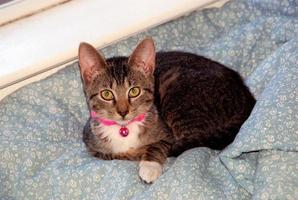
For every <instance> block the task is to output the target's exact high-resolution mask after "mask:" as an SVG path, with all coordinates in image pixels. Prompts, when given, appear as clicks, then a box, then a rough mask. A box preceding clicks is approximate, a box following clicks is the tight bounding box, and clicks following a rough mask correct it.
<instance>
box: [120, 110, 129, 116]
mask: <svg viewBox="0 0 298 200" xmlns="http://www.w3.org/2000/svg"><path fill="white" fill-rule="evenodd" d="M118 113H119V115H121V116H122V117H123V118H124V117H125V116H126V115H127V114H128V110H118Z"/></svg>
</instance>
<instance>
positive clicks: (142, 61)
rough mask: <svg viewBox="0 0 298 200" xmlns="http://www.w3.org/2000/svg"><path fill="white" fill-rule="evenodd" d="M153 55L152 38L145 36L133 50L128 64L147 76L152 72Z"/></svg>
mask: <svg viewBox="0 0 298 200" xmlns="http://www.w3.org/2000/svg"><path fill="white" fill-rule="evenodd" d="M155 56H156V53H155V46H154V41H153V40H152V38H146V39H144V40H143V41H142V42H141V43H140V44H139V45H138V46H137V47H136V49H135V50H134V51H133V53H132V54H131V56H130V57H129V60H128V64H129V66H131V67H134V68H135V69H137V70H140V71H142V72H143V73H144V74H145V75H146V76H148V75H150V74H153V72H154V69H155Z"/></svg>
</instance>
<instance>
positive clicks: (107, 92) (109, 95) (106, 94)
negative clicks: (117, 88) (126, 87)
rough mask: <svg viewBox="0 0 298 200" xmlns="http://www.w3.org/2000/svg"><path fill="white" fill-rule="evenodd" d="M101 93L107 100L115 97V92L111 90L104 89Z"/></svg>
mask: <svg viewBox="0 0 298 200" xmlns="http://www.w3.org/2000/svg"><path fill="white" fill-rule="evenodd" d="M100 95H101V97H102V98H103V99H104V100H107V101H110V100H113V99H114V95H113V92H111V91H110V90H103V91H101V92H100Z"/></svg>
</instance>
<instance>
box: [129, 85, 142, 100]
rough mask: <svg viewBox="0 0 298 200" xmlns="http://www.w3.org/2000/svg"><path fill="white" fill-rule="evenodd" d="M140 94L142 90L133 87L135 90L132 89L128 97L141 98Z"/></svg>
mask: <svg viewBox="0 0 298 200" xmlns="http://www.w3.org/2000/svg"><path fill="white" fill-rule="evenodd" d="M140 93H141V90H140V88H139V87H133V88H131V89H130V90H129V92H128V96H129V97H130V98H134V97H137V96H139V94H140Z"/></svg>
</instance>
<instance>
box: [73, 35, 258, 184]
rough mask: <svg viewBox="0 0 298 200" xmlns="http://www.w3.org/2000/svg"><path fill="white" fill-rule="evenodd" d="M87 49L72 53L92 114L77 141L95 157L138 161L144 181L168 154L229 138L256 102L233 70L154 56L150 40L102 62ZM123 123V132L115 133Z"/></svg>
mask: <svg viewBox="0 0 298 200" xmlns="http://www.w3.org/2000/svg"><path fill="white" fill-rule="evenodd" d="M94 51H95V50H94V49H92V47H91V46H88V45H87V44H83V46H81V47H80V53H79V56H80V67H81V73H82V78H83V80H84V85H85V93H86V97H87V101H88V103H89V108H90V110H91V112H94V113H95V114H94V116H93V117H91V118H90V119H89V121H88V122H87V124H86V126H85V129H84V134H83V140H84V142H85V144H86V146H87V147H88V149H89V151H90V152H92V153H93V155H95V156H97V157H100V158H103V159H128V160H137V161H140V171H139V175H140V177H141V178H142V179H143V180H144V181H146V182H152V181H154V180H155V179H156V178H158V176H159V175H160V174H161V172H162V166H163V164H164V162H165V161H166V158H167V157H168V156H177V155H179V154H180V153H182V152H183V151H185V150H187V149H190V148H193V147H199V146H206V147H210V148H213V149H222V148H224V147H225V146H227V145H228V144H230V143H231V142H232V141H233V139H234V137H235V135H236V134H237V132H238V131H239V128H240V127H241V125H242V123H243V122H244V121H245V120H246V119H247V117H248V116H249V114H250V112H251V110H252V108H253V106H254V104H255V100H254V98H253V96H252V95H251V94H250V92H249V90H248V89H247V87H246V86H245V85H244V84H243V81H242V79H241V77H240V76H239V75H238V73H236V72H234V71H232V70H230V69H228V68H226V67H224V66H223V65H221V64H219V63H216V62H213V61H211V60H209V59H206V58H204V57H200V56H197V55H194V54H190V53H183V52H161V53H157V54H155V51H154V45H153V41H152V40H151V39H145V40H144V41H143V42H142V43H141V44H139V45H138V47H137V48H136V50H135V51H134V52H133V54H132V55H131V56H130V57H129V58H128V57H114V58H110V59H107V60H105V59H104V58H103V57H102V56H101V55H99V54H96V52H94ZM155 68H156V69H155ZM154 69H155V70H154ZM131 90H133V92H132V91H131ZM136 91H137V92H139V93H138V94H137V93H136ZM99 94H100V95H101V96H100V95H99ZM131 94H132V95H131ZM135 94H137V95H135ZM103 95H104V96H103ZM106 97H107V98H106ZM140 116H142V117H141V118H140ZM136 119H138V120H136ZM139 119H140V120H139ZM111 120H112V121H111ZM123 127H124V129H125V131H127V132H128V135H125V136H123V135H121V134H119V132H121V131H120V129H121V128H123ZM122 131H123V130H122Z"/></svg>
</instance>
